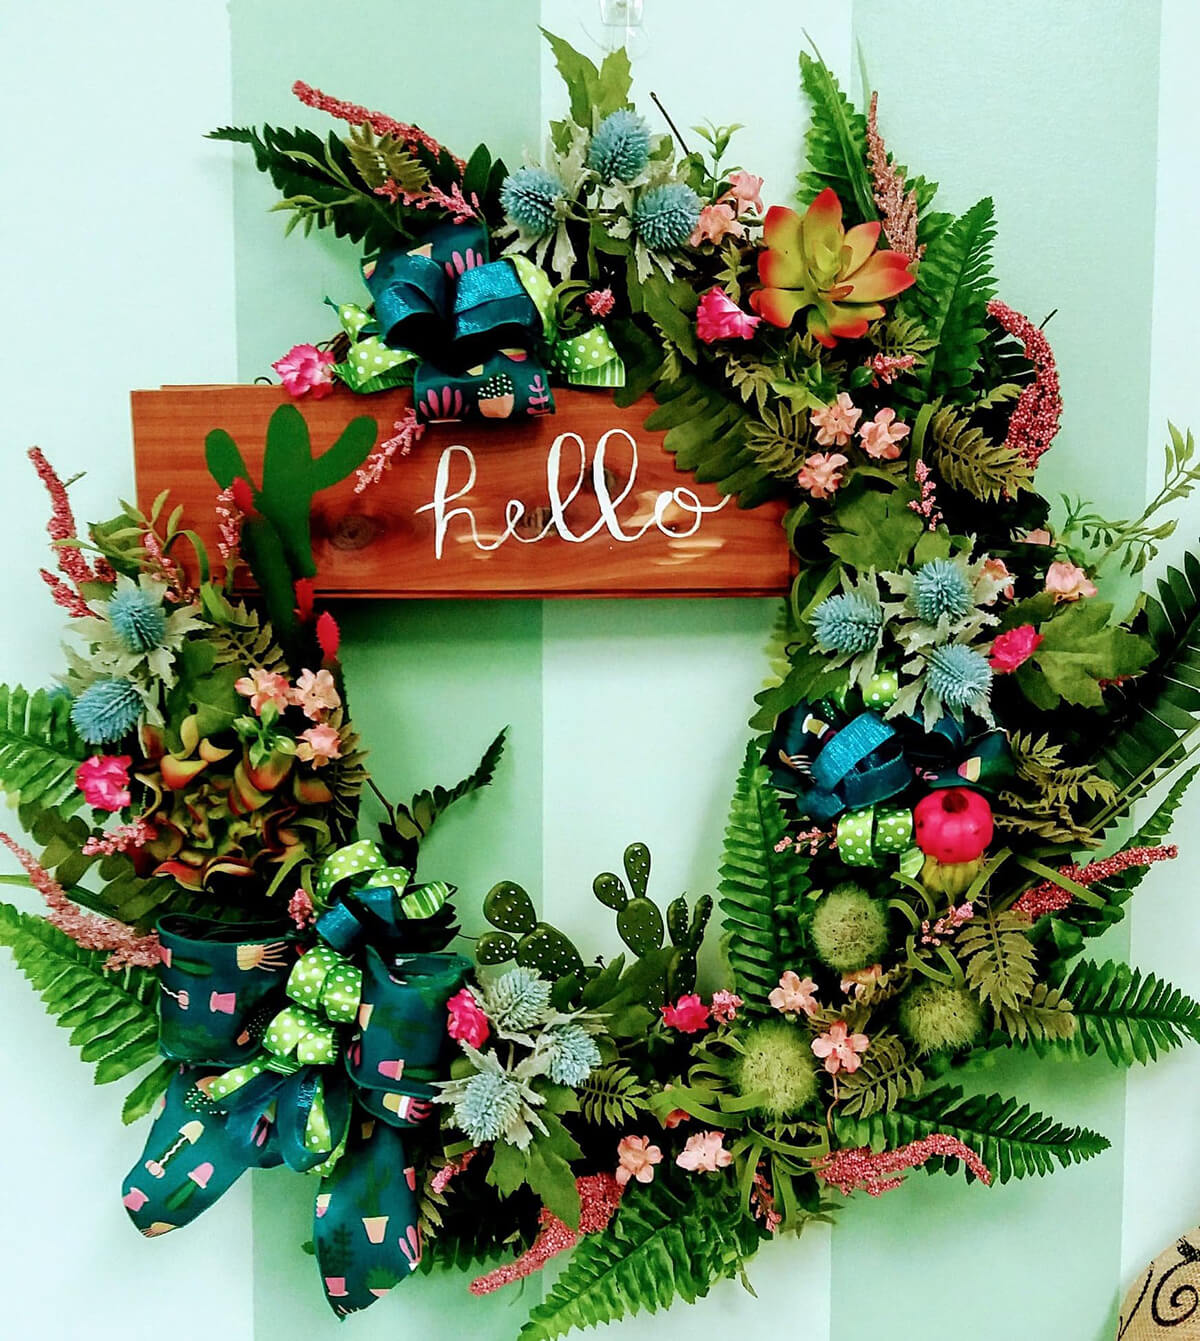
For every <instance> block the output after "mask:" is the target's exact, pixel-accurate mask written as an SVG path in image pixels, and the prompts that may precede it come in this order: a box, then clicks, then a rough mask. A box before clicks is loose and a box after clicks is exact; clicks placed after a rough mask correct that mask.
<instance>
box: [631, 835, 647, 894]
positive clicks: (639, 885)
mask: <svg viewBox="0 0 1200 1341" xmlns="http://www.w3.org/2000/svg"><path fill="white" fill-rule="evenodd" d="M625 874H626V876H627V877H628V878H629V888H630V889H632V890H633V892H634V894H636V895H637V897H638V898H639V899H644V898H645V897H646V890H647V888H648V887H649V884H650V849H649V848H648V847H647V846H646V844H645V843H630V844H629V846H628V847H627V848H626V849H625Z"/></svg>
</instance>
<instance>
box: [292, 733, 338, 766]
mask: <svg viewBox="0 0 1200 1341" xmlns="http://www.w3.org/2000/svg"><path fill="white" fill-rule="evenodd" d="M341 743H342V738H341V737H340V736H339V735H338V733H337V731H336V730H334V728H333V727H332V726H310V727H309V728H308V730H307V731H301V732H300V739H299V743H298V744H297V745H296V758H297V759H300V760H302V761H303V762H304V763H306V764H312V766H313V767H314V768H324V766H325V765H326V764H327V763H328V762H329V761H330V759H340V758H341V757H342V751H341Z"/></svg>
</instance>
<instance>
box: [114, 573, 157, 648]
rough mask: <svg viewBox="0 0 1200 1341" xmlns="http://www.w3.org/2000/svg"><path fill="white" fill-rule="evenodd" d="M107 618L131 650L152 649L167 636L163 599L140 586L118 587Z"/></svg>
mask: <svg viewBox="0 0 1200 1341" xmlns="http://www.w3.org/2000/svg"><path fill="white" fill-rule="evenodd" d="M108 620H109V623H110V624H111V625H112V626H113V628H114V629H115V630H116V632H117V636H118V637H119V638H120V639H121V641H122V642H123V643H124V644H125V646H126V647H128V648H129V650H130V651H131V652H151V651H153V650H154V648H156V647H161V646H162V642H163V639H164V638H165V637H166V636H167V617H166V615H165V614H163V608H162V600H161V598H160V599H158V600H156V599H155V598H154V597H153V596H151V595H150V593H149V592H147V591H143V590H142V588H141V587H138V586H133V585H130V586H127V587H120V588H118V589H117V591H116V593H115V594H114V595H113V596H112V598H111V599H110V600H109V602H108Z"/></svg>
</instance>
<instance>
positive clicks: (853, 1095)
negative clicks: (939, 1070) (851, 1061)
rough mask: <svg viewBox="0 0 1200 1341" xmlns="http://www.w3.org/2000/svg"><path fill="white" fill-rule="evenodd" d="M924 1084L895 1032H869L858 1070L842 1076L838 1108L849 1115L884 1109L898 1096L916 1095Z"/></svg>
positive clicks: (895, 1100)
mask: <svg viewBox="0 0 1200 1341" xmlns="http://www.w3.org/2000/svg"><path fill="white" fill-rule="evenodd" d="M924 1083H925V1076H924V1073H923V1072H922V1070H921V1068H920V1067H919V1066H918V1065H917V1064H916V1062H914V1061H913V1059H912V1058H911V1057H910V1056H909V1055H908V1050H907V1049H906V1048H905V1046H904V1043H903V1041H902V1040H901V1039H899V1038H897V1037H896V1035H895V1034H887V1033H878V1034H872V1035H871V1046H870V1047H869V1048H868V1049H867V1051H866V1052H864V1053H863V1055H862V1057H861V1058H860V1060H859V1067H858V1070H857V1071H852V1072H849V1073H847V1074H846V1075H844V1076H842V1077H841V1083H840V1086H839V1093H840V1095H841V1100H840V1103H839V1104H838V1111H839V1112H841V1113H844V1114H846V1116H848V1117H854V1116H859V1117H869V1116H870V1115H871V1114H872V1113H878V1112H880V1111H883V1112H886V1111H887V1110H889V1109H892V1108H895V1106H896V1104H897V1103H899V1101H900V1100H901V1099H907V1098H910V1097H912V1096H915V1095H917V1094H919V1093H920V1091H921V1087H922V1085H923V1084H924Z"/></svg>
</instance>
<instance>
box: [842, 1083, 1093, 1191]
mask: <svg viewBox="0 0 1200 1341" xmlns="http://www.w3.org/2000/svg"><path fill="white" fill-rule="evenodd" d="M833 1125H834V1133H835V1134H836V1136H837V1140H838V1143H839V1144H840V1145H844V1146H845V1145H849V1146H856V1145H869V1146H870V1147H871V1149H872V1150H894V1149H896V1148H897V1147H899V1146H902V1145H908V1144H909V1143H910V1142H912V1141H920V1140H923V1139H924V1138H925V1137H927V1136H932V1135H933V1133H934V1132H945V1133H946V1134H947V1135H948V1136H954V1137H957V1138H958V1140H960V1141H962V1143H963V1144H964V1145H966V1146H969V1147H970V1148H971V1149H972V1150H974V1151H975V1153H976V1154H977V1155H978V1156H979V1157H980V1159H982V1160H983V1162H984V1164H986V1165H987V1167H988V1168H989V1169H990V1170H991V1172H992V1176H993V1177H994V1178H995V1179H996V1180H997V1181H998V1182H1001V1183H1007V1182H1008V1181H1009V1180H1010V1179H1013V1178H1027V1177H1029V1176H1031V1175H1032V1174H1039V1175H1043V1174H1047V1173H1051V1172H1053V1170H1054V1166H1055V1164H1059V1165H1061V1166H1062V1167H1063V1168H1064V1169H1065V1168H1069V1167H1070V1166H1071V1165H1072V1164H1078V1163H1082V1161H1083V1160H1085V1159H1092V1158H1093V1157H1094V1156H1096V1155H1099V1154H1100V1153H1101V1152H1102V1151H1105V1150H1107V1149H1108V1147H1109V1142H1108V1141H1107V1140H1106V1139H1105V1138H1104V1137H1103V1136H1101V1135H1100V1134H1099V1133H1098V1132H1094V1131H1089V1130H1088V1129H1087V1128H1086V1127H1066V1126H1063V1125H1062V1124H1061V1123H1059V1122H1056V1121H1054V1119H1053V1118H1049V1117H1046V1116H1045V1115H1044V1114H1042V1113H1035V1112H1033V1111H1032V1110H1031V1109H1030V1107H1029V1105H1028V1104H1019V1103H1018V1102H1017V1101H1016V1099H1011V1098H1010V1099H1006V1098H1004V1097H1003V1096H1002V1095H999V1094H988V1095H973V1096H971V1097H970V1098H963V1093H962V1090H961V1089H959V1088H958V1087H956V1086H946V1087H944V1088H942V1089H939V1090H934V1091H932V1092H931V1093H928V1094H925V1095H923V1096H921V1097H920V1098H918V1099H915V1100H912V1101H906V1102H904V1103H902V1104H900V1105H898V1106H897V1107H896V1108H894V1109H893V1110H892V1111H891V1112H890V1113H874V1114H872V1115H871V1116H870V1117H865V1118H850V1117H845V1116H842V1115H840V1114H838V1113H837V1112H835V1113H834V1117H833ZM959 1162H960V1161H958V1160H942V1159H934V1160H930V1161H929V1163H928V1164H926V1166H925V1167H926V1169H928V1170H930V1171H932V1170H935V1169H938V1168H942V1167H945V1168H946V1169H947V1170H948V1171H950V1172H954V1171H955V1169H956V1168H957V1166H958V1164H959ZM966 1172H967V1177H968V1179H970V1178H971V1173H970V1171H969V1170H967V1171H966Z"/></svg>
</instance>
